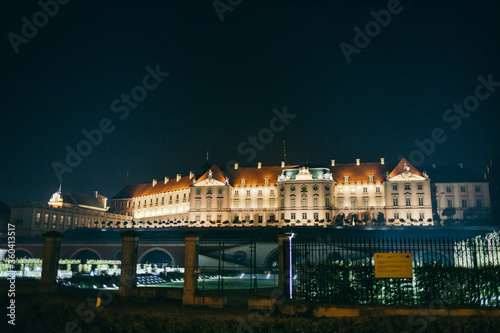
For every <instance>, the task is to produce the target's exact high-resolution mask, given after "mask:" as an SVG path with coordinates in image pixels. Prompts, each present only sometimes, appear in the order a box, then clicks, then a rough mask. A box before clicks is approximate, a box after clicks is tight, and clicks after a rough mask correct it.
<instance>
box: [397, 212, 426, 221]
mask: <svg viewBox="0 0 500 333" xmlns="http://www.w3.org/2000/svg"><path fill="white" fill-rule="evenodd" d="M418 215H419V219H421V220H425V213H419V214H418ZM399 218H400V217H399V213H394V219H395V220H397V219H399ZM412 218H413V217H412V214H411V212H408V213H406V219H408V220H411V219H412Z"/></svg>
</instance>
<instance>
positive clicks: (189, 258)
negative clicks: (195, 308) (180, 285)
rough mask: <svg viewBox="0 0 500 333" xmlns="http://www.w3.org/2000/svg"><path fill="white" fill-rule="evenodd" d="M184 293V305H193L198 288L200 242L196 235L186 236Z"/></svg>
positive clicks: (191, 233)
mask: <svg viewBox="0 0 500 333" xmlns="http://www.w3.org/2000/svg"><path fill="white" fill-rule="evenodd" d="M184 237H185V242H184V291H183V294H182V304H183V305H193V304H195V302H194V294H195V292H196V289H197V287H198V274H197V273H196V272H197V270H198V241H199V239H200V238H199V236H198V235H197V234H196V233H193V232H189V233H185V234H184Z"/></svg>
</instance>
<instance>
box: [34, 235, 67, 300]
mask: <svg viewBox="0 0 500 333" xmlns="http://www.w3.org/2000/svg"><path fill="white" fill-rule="evenodd" d="M42 236H43V238H44V239H45V240H44V243H43V262H42V280H41V281H40V285H39V287H38V290H39V292H40V293H43V294H51V293H55V292H56V291H57V284H56V278H57V268H58V266H59V255H60V251H61V239H62V238H63V234H61V233H60V232H57V231H49V232H47V233H45V234H43V235H42Z"/></svg>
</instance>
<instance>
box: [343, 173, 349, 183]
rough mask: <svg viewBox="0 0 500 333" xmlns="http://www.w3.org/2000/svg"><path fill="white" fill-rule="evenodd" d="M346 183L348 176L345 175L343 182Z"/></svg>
mask: <svg viewBox="0 0 500 333" xmlns="http://www.w3.org/2000/svg"><path fill="white" fill-rule="evenodd" d="M348 181H349V176H348V175H345V176H344V182H346V183H347V182H348Z"/></svg>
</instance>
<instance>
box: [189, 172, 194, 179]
mask: <svg viewBox="0 0 500 333" xmlns="http://www.w3.org/2000/svg"><path fill="white" fill-rule="evenodd" d="M193 177H194V172H193V171H189V179H193Z"/></svg>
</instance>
